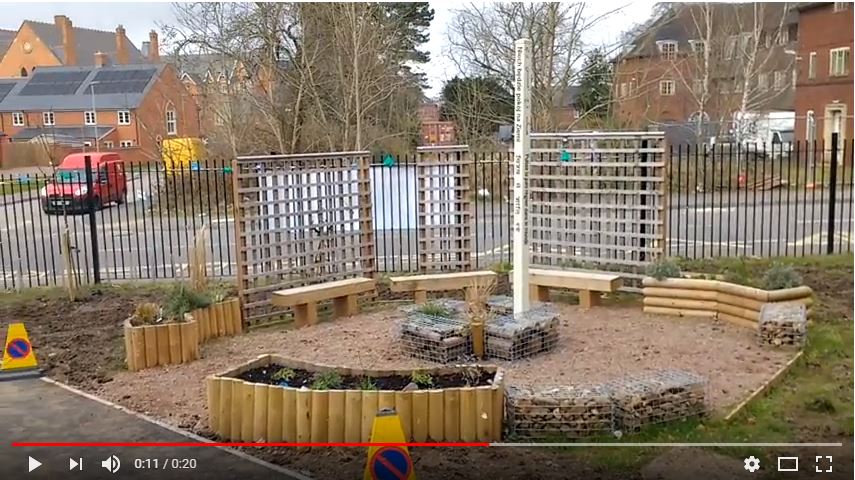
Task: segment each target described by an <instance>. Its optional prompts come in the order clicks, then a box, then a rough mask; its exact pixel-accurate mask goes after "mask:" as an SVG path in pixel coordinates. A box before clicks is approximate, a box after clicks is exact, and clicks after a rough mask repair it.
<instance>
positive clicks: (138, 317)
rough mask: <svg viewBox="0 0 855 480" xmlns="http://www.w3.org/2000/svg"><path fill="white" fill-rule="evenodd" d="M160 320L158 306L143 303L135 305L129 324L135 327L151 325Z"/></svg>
mask: <svg viewBox="0 0 855 480" xmlns="http://www.w3.org/2000/svg"><path fill="white" fill-rule="evenodd" d="M158 320H160V305H158V304H156V303H152V302H144V303H140V304H139V305H137V307H136V308H135V309H134V314H133V317H132V318H131V324H132V325H134V326H136V325H152V324H154V323H157V321H158Z"/></svg>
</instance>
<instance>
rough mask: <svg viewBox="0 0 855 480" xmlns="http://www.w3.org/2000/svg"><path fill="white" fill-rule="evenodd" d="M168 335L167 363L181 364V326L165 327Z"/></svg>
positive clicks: (172, 324) (174, 324) (171, 325)
mask: <svg viewBox="0 0 855 480" xmlns="http://www.w3.org/2000/svg"><path fill="white" fill-rule="evenodd" d="M166 328H167V332H168V333H169V363H172V364H175V365H177V364H179V363H181V326H180V325H178V324H177V323H170V324H169V325H167V326H166Z"/></svg>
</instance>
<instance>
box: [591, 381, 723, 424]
mask: <svg viewBox="0 0 855 480" xmlns="http://www.w3.org/2000/svg"><path fill="white" fill-rule="evenodd" d="M708 384H709V382H708V381H707V379H706V378H704V377H702V376H700V375H697V374H695V373H692V372H687V371H684V370H655V371H650V372H644V373H641V374H636V375H631V376H627V377H623V378H620V379H616V380H612V381H610V382H608V383H607V384H606V387H607V388H608V390H609V391H610V394H611V396H612V400H613V402H614V406H615V424H616V426H617V428H618V429H619V430H621V431H623V432H625V433H635V432H638V431H640V430H641V429H642V428H644V427H646V426H648V425H654V424H657V423H664V422H670V421H673V420H679V419H684V418H690V417H697V416H704V415H706V414H707V412H708V406H707V402H706V399H707V388H708Z"/></svg>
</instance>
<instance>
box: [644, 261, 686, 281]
mask: <svg viewBox="0 0 855 480" xmlns="http://www.w3.org/2000/svg"><path fill="white" fill-rule="evenodd" d="M647 275H650V276H651V277H653V278H655V279H656V280H664V279H666V278H680V277H682V276H683V272H682V271H680V266H679V265H677V262H676V261H675V260H672V259H670V258H660V259H659V260H656V261H655V262H654V263H652V264H651V265H650V266H649V267H647Z"/></svg>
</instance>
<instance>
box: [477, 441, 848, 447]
mask: <svg viewBox="0 0 855 480" xmlns="http://www.w3.org/2000/svg"><path fill="white" fill-rule="evenodd" d="M490 446H491V447H664V448H670V447H675V448H680V447H752V448H763V447H766V448H781V447H787V448H790V447H842V446H843V442H810V443H742V442H695V443H663V442H645V443H630V442H612V443H608V442H588V443H585V442H568V443H522V442H520V443H510V442H509V443H491V444H490Z"/></svg>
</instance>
